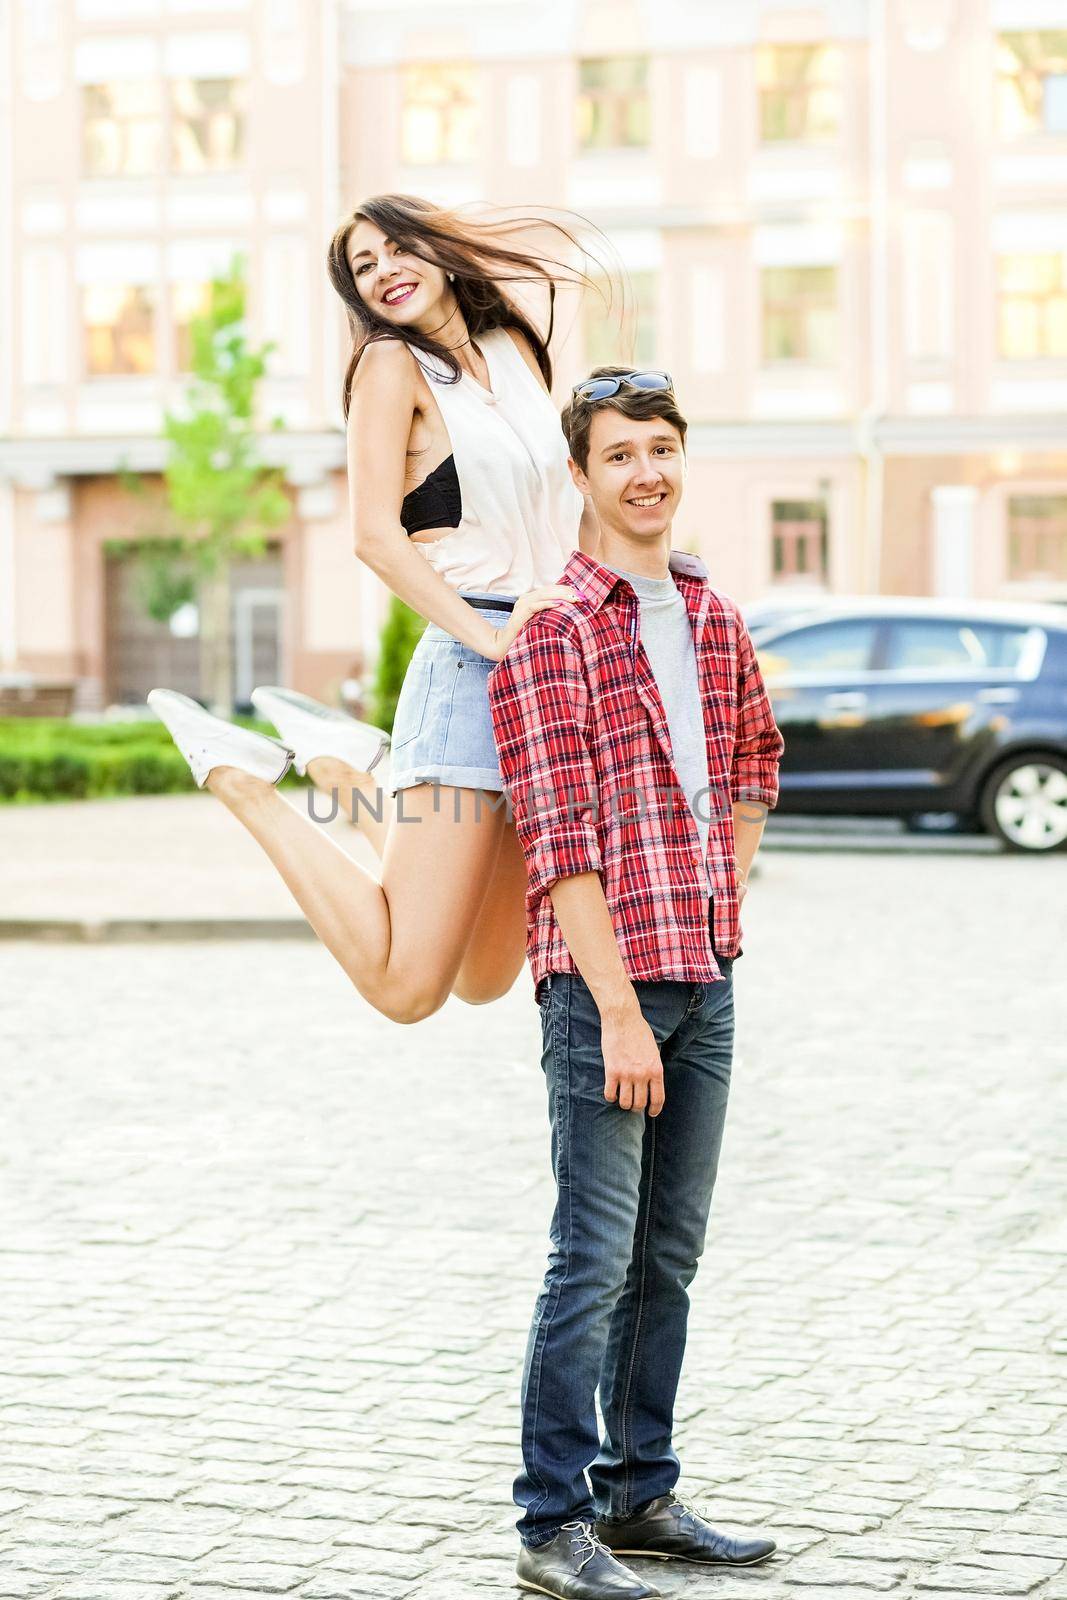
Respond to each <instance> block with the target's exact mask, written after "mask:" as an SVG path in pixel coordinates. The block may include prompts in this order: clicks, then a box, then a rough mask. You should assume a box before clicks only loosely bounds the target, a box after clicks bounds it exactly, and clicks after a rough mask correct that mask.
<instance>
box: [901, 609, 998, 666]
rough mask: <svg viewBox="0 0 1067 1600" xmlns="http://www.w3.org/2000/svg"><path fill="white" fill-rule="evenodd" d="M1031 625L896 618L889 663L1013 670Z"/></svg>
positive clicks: (927, 618)
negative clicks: (899, 619)
mask: <svg viewBox="0 0 1067 1600" xmlns="http://www.w3.org/2000/svg"><path fill="white" fill-rule="evenodd" d="M1028 635H1029V629H1028V628H1026V627H1011V626H1008V625H1005V624H1003V623H996V622H967V621H962V622H952V621H949V620H948V619H944V618H941V617H915V618H912V619H910V620H908V621H901V622H894V623H893V625H892V628H891V629H890V634H889V654H888V659H887V661H886V665H887V667H889V668H890V669H891V670H892V669H894V668H908V669H912V670H914V669H916V668H918V669H922V668H924V667H925V668H931V669H935V670H941V671H944V670H946V669H947V670H949V671H952V670H958V671H961V672H991V671H993V672H995V671H1006V672H1013V671H1014V670H1015V669H1016V667H1017V666H1018V664H1019V658H1020V656H1021V655H1022V651H1023V646H1024V645H1025V644H1026V640H1027V637H1028Z"/></svg>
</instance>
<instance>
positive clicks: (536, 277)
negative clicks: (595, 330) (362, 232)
mask: <svg viewBox="0 0 1067 1600" xmlns="http://www.w3.org/2000/svg"><path fill="white" fill-rule="evenodd" d="M364 220H365V221H367V222H373V223H374V224H375V226H376V227H379V228H380V229H381V230H382V232H383V233H384V234H385V236H386V238H388V239H391V240H392V241H393V243H394V244H396V245H397V246H398V247H399V248H400V249H401V250H406V251H409V252H410V254H412V255H415V256H419V257H420V258H421V259H422V260H423V261H430V262H432V263H433V264H434V265H435V266H438V267H440V268H442V270H443V271H445V272H449V273H452V274H453V282H452V291H453V293H454V294H455V297H456V300H457V301H458V302H459V308H460V311H461V312H462V313H463V318H464V320H465V322H466V324H467V331H468V333H469V334H470V337H471V338H472V339H477V338H478V335H479V334H482V333H488V331H489V330H490V329H491V328H515V329H516V330H517V331H518V332H520V333H521V334H523V336H524V337H525V338H526V339H528V340H529V342H530V346H531V348H532V350H533V352H534V355H535V356H536V357H537V365H538V366H539V367H540V369H541V372H542V375H543V377H544V380H545V382H546V383H547V384H548V385H549V386H551V383H552V362H551V360H550V358H549V354H548V343H549V340H550V339H551V337H552V326H553V319H554V314H555V298H556V288H557V285H558V284H560V283H573V284H579V285H585V286H591V280H590V279H589V277H588V276H587V274H586V273H585V271H584V270H582V269H581V268H578V267H575V266H570V265H568V264H566V263H565V262H563V261H560V260H556V259H554V258H553V257H551V256H545V255H541V254H540V253H538V252H535V251H534V250H532V249H531V248H530V247H529V245H528V244H527V247H526V248H522V249H520V248H516V247H515V246H514V245H513V244H507V243H504V242H503V241H504V240H506V239H508V238H512V237H514V236H515V235H519V236H520V237H521V236H525V238H526V240H528V239H529V237H530V233H531V231H533V230H537V231H540V232H546V231H547V232H548V233H549V234H550V235H551V234H554V235H555V236H556V237H557V238H558V239H559V240H560V243H561V245H562V246H564V247H565V250H566V252H567V253H569V252H570V251H576V252H577V253H578V254H579V256H580V257H581V259H582V260H583V261H585V260H588V259H589V257H590V250H589V247H588V245H586V244H583V243H582V242H581V240H580V238H579V236H578V232H577V231H576V230H575V231H572V229H571V228H569V227H566V226H564V224H563V223H561V222H559V221H557V220H556V219H555V218H551V217H549V218H546V217H538V216H532V215H531V216H525V217H517V216H514V215H512V214H511V213H507V214H500V215H498V216H496V217H491V218H490V219H488V220H481V219H479V220H477V221H475V220H471V219H468V218H466V217H460V216H459V215H458V214H457V213H456V212H455V211H448V210H446V209H445V208H444V207H442V206H436V205H434V204H432V202H431V201H429V200H420V199H418V198H417V197H416V196H415V195H407V194H383V195H377V196H375V197H374V198H373V199H371V200H366V201H364V203H363V204H362V205H361V206H358V207H357V208H356V210H355V211H353V212H352V213H351V215H350V216H348V217H346V218H345V220H344V221H343V222H342V223H341V225H340V227H339V228H338V229H337V231H336V233H335V234H334V236H333V238H332V239H331V240H330V248H329V251H328V254H327V257H326V266H327V271H328V272H329V275H330V282H331V283H332V284H333V286H334V288H335V289H336V290H337V293H338V294H339V295H340V297H341V299H342V300H343V302H344V306H345V311H346V313H347V315H348V325H349V328H350V330H351V333H352V354H351V356H350V357H349V361H348V367H347V369H346V371H345V376H344V389H343V393H342V404H343V406H344V414H345V417H346V418H347V416H348V408H349V403H350V401H351V396H352V379H353V377H354V375H355V371H356V367H357V366H358V365H359V358H360V356H361V355H362V354H363V352H364V350H365V349H366V348H367V346H368V344H371V343H372V342H373V341H374V340H375V339H385V338H388V339H397V338H399V339H403V340H404V341H405V343H407V344H409V345H411V346H413V347H414V348H415V349H416V350H422V351H424V352H425V353H426V354H427V355H433V356H436V357H438V358H439V359H440V360H441V361H442V362H443V363H444V365H445V367H446V369H447V370H448V371H449V372H450V374H451V380H450V381H451V382H453V383H455V382H458V381H459V378H460V376H461V368H460V365H459V362H458V361H457V360H456V357H455V355H454V354H453V353H452V351H451V350H449V349H447V348H446V346H445V345H443V344H438V343H437V342H436V340H434V339H432V338H429V337H428V336H427V335H426V334H424V333H420V332H419V330H418V329H417V328H407V327H398V326H397V324H396V323H393V322H387V321H386V320H385V318H384V317H379V316H378V315H377V314H376V313H375V312H374V311H373V310H372V308H371V307H370V306H369V305H368V304H367V302H366V301H365V300H364V299H363V298H362V296H361V295H360V293H359V291H358V289H357V288H356V280H355V277H354V276H353V273H352V267H351V265H350V263H349V260H348V240H349V236H350V235H351V232H352V229H353V228H354V227H355V226H356V224H357V223H358V222H361V221H364ZM578 222H579V225H580V226H581V228H582V229H583V230H585V229H589V231H590V232H592V231H594V230H592V228H591V225H589V224H586V223H584V222H582V219H578ZM601 237H602V236H601ZM603 243H604V245H605V246H606V247H607V248H606V250H605V254H606V255H607V254H610V246H608V245H607V241H606V240H604V241H603ZM597 259H599V258H597ZM504 283H530V284H540V285H543V286H544V287H546V288H547V290H548V300H549V321H548V328H547V330H546V331H545V333H544V334H541V333H540V332H539V331H538V329H537V328H536V327H535V326H534V325H533V323H532V322H531V320H530V318H529V317H528V316H527V315H526V314H525V313H524V312H523V311H521V310H520V309H519V307H518V306H517V305H516V304H515V302H514V301H513V300H512V299H510V298H509V297H508V295H507V294H505V292H504V290H503V289H502V288H501V284H504Z"/></svg>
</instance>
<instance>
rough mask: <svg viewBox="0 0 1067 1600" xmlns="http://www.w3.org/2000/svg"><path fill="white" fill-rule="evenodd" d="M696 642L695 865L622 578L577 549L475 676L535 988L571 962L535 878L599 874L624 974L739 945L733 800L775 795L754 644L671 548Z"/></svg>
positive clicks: (694, 973)
mask: <svg viewBox="0 0 1067 1600" xmlns="http://www.w3.org/2000/svg"><path fill="white" fill-rule="evenodd" d="M670 568H671V572H672V573H673V574H674V580H675V582H676V584H677V585H678V588H679V589H680V590H681V593H682V595H683V596H684V598H685V603H686V608H687V610H688V612H689V618H690V621H691V623H692V626H693V638H694V641H695V644H696V660H697V676H698V680H699V685H700V699H701V704H702V706H703V710H704V727H705V731H706V734H707V755H708V785H709V790H710V795H709V796H707V797H704V798H703V800H702V801H698V804H703V805H705V806H708V807H709V808H710V814H711V818H712V822H711V831H710V835H709V838H708V851H707V865H706V870H705V865H704V863H703V862H702V860H701V853H700V835H699V833H698V832H697V827H696V823H695V821H694V819H693V815H692V812H691V811H690V809H689V806H688V804H687V802H686V799H685V796H684V794H683V793H682V789H681V785H680V784H679V782H678V775H677V773H676V771H675V768H674V758H673V755H672V752H671V744H670V735H669V733H668V729H667V718H666V713H665V712H664V709H663V702H662V700H661V699H660V695H659V691H658V689H657V687H656V680H655V678H654V677H653V675H652V669H651V667H650V666H649V662H648V656H647V655H646V653H645V650H644V647H643V646H642V645H641V643H640V642H639V623H640V611H639V602H638V599H637V596H636V595H635V593H634V591H633V589H632V588H631V586H630V585H629V584H628V583H627V582H626V580H625V578H620V577H618V576H617V574H616V573H614V572H611V571H609V570H608V569H607V568H606V567H602V566H601V565H600V564H599V563H598V562H596V561H594V560H593V559H592V558H591V557H590V556H587V555H584V554H583V553H582V552H581V551H575V553H574V554H573V555H572V556H571V558H570V560H569V561H568V563H567V566H566V568H565V569H564V571H563V573H562V575H561V577H560V578H559V580H558V581H559V582H560V583H567V584H570V585H571V586H572V587H573V588H574V589H576V590H577V592H578V595H579V599H578V600H577V601H573V602H561V604H560V605H558V606H554V607H553V608H552V609H551V610H549V611H540V612H537V613H536V614H535V615H534V616H533V617H532V618H531V619H530V621H529V622H528V623H527V624H526V626H525V627H524V628H523V630H522V632H521V633H520V634H519V636H518V638H517V639H516V640H515V643H514V644H513V645H512V646H511V647H510V649H509V650H508V652H507V655H506V656H505V657H504V659H503V661H501V662H499V663H498V664H497V665H496V666H495V667H494V668H493V669H492V671H491V672H490V674H489V699H490V705H491V707H492V713H493V730H494V733H495V735H496V742H497V748H498V750H499V753H500V766H501V771H502V773H503V778H504V787H505V790H506V791H507V793H508V795H509V797H510V800H511V805H512V807H513V812H514V818H515V825H516V829H517V831H518V836H519V840H520V843H521V845H522V848H523V853H524V855H525V857H526V865H527V870H528V876H529V884H528V888H527V893H526V917H527V953H528V955H529V958H530V966H531V969H532V972H533V979H534V987H535V990H536V988H537V986H538V985H539V984H540V982H541V979H542V978H543V977H544V976H545V975H546V974H547V973H549V972H577V970H578V969H577V967H576V965H575V963H574V959H573V957H572V956H571V953H570V951H569V950H568V948H567V945H566V941H565V940H564V938H563V935H562V933H561V932H560V928H559V924H558V923H557V921H556V916H555V911H554V908H553V905H552V897H551V895H549V894H548V893H547V892H546V891H547V890H548V889H549V887H550V886H551V885H552V884H553V883H555V882H556V880H557V878H565V877H570V876H573V875H574V874H576V873H579V872H599V874H600V876H601V880H602V882H603V885H604V896H605V899H606V900H607V903H608V908H609V910H610V912H611V919H612V922H613V924H614V927H615V936H616V938H617V939H618V942H619V949H620V951H621V953H622V959H623V963H624V965H625V968H626V972H627V975H628V976H629V977H630V978H631V980H637V979H642V978H651V979H664V978H667V979H677V980H679V981H693V982H700V981H702V980H703V981H704V982H714V981H715V980H716V979H717V978H719V977H720V976H721V974H720V971H719V968H718V966H717V964H716V961H715V955H714V952H713V951H712V948H711V943H710V940H709V936H708V893H709V889H708V884H709V881H710V885H711V892H712V893H713V895H714V913H715V915H714V924H715V949H716V950H717V951H718V952H719V954H720V955H723V956H728V955H735V954H736V953H737V950H738V947H739V944H740V938H741V928H740V923H739V920H738V905H737V884H736V879H735V869H734V864H733V855H734V828H733V815H732V812H731V804H732V803H733V802H734V801H745V800H749V801H759V802H761V803H762V804H763V805H766V806H774V805H775V804H776V803H777V799H778V762H779V759H780V757H781V754H782V749H783V740H782V736H781V734H780V733H779V732H778V728H777V726H776V725H775V721H774V716H773V714H772V712H771V706H770V702H769V700H768V698H767V692H766V690H765V688H764V686H763V678H762V676H761V674H760V670H759V666H758V665H757V662H756V656H755V652H754V650H753V647H752V641H751V639H750V638H749V636H748V630H747V629H746V627H745V625H744V622H743V621H742V619H741V615H740V612H739V611H738V609H737V606H736V605H735V604H734V602H733V601H732V600H729V599H727V598H726V596H725V595H720V594H717V593H716V592H715V591H714V590H713V589H711V588H710V586H709V584H708V581H707V571H706V569H705V567H704V564H703V562H701V561H699V560H698V559H697V558H696V557H695V556H687V555H681V554H678V553H677V552H675V553H673V554H672V555H671V558H670Z"/></svg>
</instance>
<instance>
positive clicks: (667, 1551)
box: [596, 1494, 777, 1567]
mask: <svg viewBox="0 0 1067 1600" xmlns="http://www.w3.org/2000/svg"><path fill="white" fill-rule="evenodd" d="M596 1535H597V1538H598V1539H600V1540H602V1541H603V1542H604V1544H606V1545H607V1546H608V1548H609V1550H613V1551H614V1552H615V1554H616V1555H617V1556H658V1557H659V1558H660V1560H662V1561H670V1560H675V1561H698V1562H700V1564H701V1565H702V1566H706V1567H754V1566H755V1565H756V1563H757V1562H759V1561H766V1559H767V1557H768V1556H772V1555H773V1554H774V1552H775V1550H776V1549H777V1545H776V1544H775V1542H774V1540H773V1539H734V1538H733V1537H731V1535H730V1534H728V1533H718V1532H717V1531H716V1530H715V1529H714V1528H713V1527H712V1526H711V1525H710V1523H707V1522H705V1521H704V1518H703V1517H702V1516H701V1515H700V1514H699V1512H696V1511H694V1510H692V1508H691V1507H689V1506H687V1505H684V1504H683V1502H682V1501H681V1500H679V1499H677V1498H676V1497H675V1496H674V1495H673V1494H661V1495H660V1497H659V1499H658V1500H650V1501H649V1502H648V1504H647V1505H646V1506H641V1507H639V1509H638V1510H637V1511H635V1512H634V1513H633V1515H632V1516H630V1517H626V1518H625V1520H623V1521H620V1522H598V1523H597V1525H596Z"/></svg>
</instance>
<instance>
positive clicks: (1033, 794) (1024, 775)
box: [981, 752, 1067, 855]
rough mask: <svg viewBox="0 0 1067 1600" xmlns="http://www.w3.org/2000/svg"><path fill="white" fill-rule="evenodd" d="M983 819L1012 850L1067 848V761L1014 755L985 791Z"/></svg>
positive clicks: (1035, 851)
mask: <svg viewBox="0 0 1067 1600" xmlns="http://www.w3.org/2000/svg"><path fill="white" fill-rule="evenodd" d="M981 817H982V822H983V824H984V826H985V828H986V830H987V831H988V832H989V833H992V834H994V835H995V836H996V837H997V838H998V839H1002V840H1003V841H1004V843H1005V844H1006V845H1007V846H1008V849H1009V850H1025V851H1028V852H1029V853H1030V854H1032V855H1043V854H1047V853H1048V852H1049V851H1050V850H1062V849H1063V848H1064V846H1067V761H1065V760H1063V758H1062V757H1060V756H1053V755H1046V754H1045V753H1044V752H1042V753H1040V754H1034V755H1017V756H1013V757H1012V758H1011V760H1010V761H1005V762H1004V763H1003V764H1002V765H1001V766H999V767H997V768H996V770H995V771H994V772H992V773H991V774H990V776H989V778H988V780H987V782H986V786H985V788H984V789H983V791H982V803H981Z"/></svg>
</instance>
